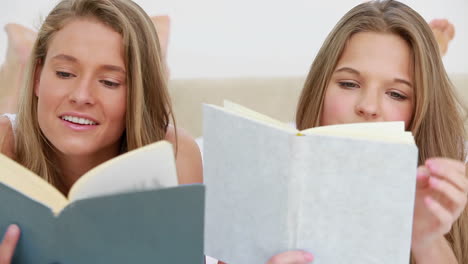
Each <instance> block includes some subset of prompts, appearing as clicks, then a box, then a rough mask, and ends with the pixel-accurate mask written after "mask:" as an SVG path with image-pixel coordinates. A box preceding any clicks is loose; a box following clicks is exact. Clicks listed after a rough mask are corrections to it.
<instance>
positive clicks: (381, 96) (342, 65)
mask: <svg viewBox="0 0 468 264" xmlns="http://www.w3.org/2000/svg"><path fill="white" fill-rule="evenodd" d="M411 58H412V57H411V50H410V47H409V46H408V44H407V43H406V42H405V41H404V40H403V39H402V38H400V37H399V36H397V35H394V34H383V33H373V32H361V33H356V34H354V35H353V36H352V37H351V38H350V39H349V41H348V42H347V45H346V47H345V49H344V52H343V54H342V56H341V58H340V59H339V61H338V64H337V67H336V68H335V70H334V72H333V75H332V77H331V79H330V82H329V83H328V87H327V90H326V93H325V99H324V106H323V109H322V114H321V117H320V125H333V124H342V123H357V122H378V121H404V122H405V126H406V128H407V129H408V127H409V124H410V122H411V119H412V115H413V108H414V88H413V83H412V82H413V81H412V80H413V67H412V64H411V60H412V59H411Z"/></svg>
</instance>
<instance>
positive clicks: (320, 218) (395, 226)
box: [203, 103, 417, 264]
mask: <svg viewBox="0 0 468 264" xmlns="http://www.w3.org/2000/svg"><path fill="white" fill-rule="evenodd" d="M232 106H233V105H232V103H229V104H227V105H226V106H225V108H221V107H217V106H211V105H205V106H204V132H203V135H204V176H205V184H206V187H207V192H206V215H205V223H206V224H205V253H206V254H207V255H209V256H212V257H215V258H217V259H220V260H222V261H224V262H227V263H229V264H241V263H265V262H266V261H267V260H268V258H270V257H271V256H273V255H275V254H278V253H281V252H283V251H287V250H294V249H303V250H307V251H309V252H311V253H312V254H314V256H315V260H314V263H315V264H329V263H350V264H352V263H355V264H371V263H388V261H389V260H391V263H397V264H398V263H401V264H407V263H408V262H409V256H410V244H411V230H412V217H413V206H414V195H415V188H416V169H417V148H416V146H415V144H414V140H413V139H412V137H411V136H410V133H408V132H404V125H403V124H402V123H394V122H392V123H366V124H354V125H350V124H347V125H338V126H333V127H329V128H327V127H320V128H315V129H311V130H310V131H301V132H299V131H297V130H294V129H290V128H286V127H287V125H285V126H281V125H280V124H278V122H277V121H273V120H271V119H268V118H264V117H263V116H262V115H260V114H256V113H254V112H252V111H251V110H248V109H245V108H242V107H240V106H235V105H234V106H235V107H232ZM239 109H240V110H239Z"/></svg>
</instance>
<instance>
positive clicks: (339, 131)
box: [300, 121, 414, 144]
mask: <svg viewBox="0 0 468 264" xmlns="http://www.w3.org/2000/svg"><path fill="white" fill-rule="evenodd" d="M300 133H301V134H303V135H325V136H326V135H328V136H338V137H346V138H359V139H369V140H376V141H384V142H389V143H406V144H414V138H413V135H412V134H411V132H406V131H405V126H404V122H402V121H400V122H368V123H351V124H339V125H330V126H321V127H313V128H309V129H305V130H302V131H300Z"/></svg>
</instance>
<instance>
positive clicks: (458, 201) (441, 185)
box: [429, 177, 467, 218]
mask: <svg viewBox="0 0 468 264" xmlns="http://www.w3.org/2000/svg"><path fill="white" fill-rule="evenodd" d="M429 184H430V186H431V188H432V189H434V190H436V191H437V192H439V193H441V194H443V195H444V197H445V199H444V200H446V201H448V204H446V205H445V206H446V207H449V208H446V209H448V210H450V211H451V212H452V213H453V214H454V217H455V218H458V216H460V214H461V212H462V211H463V208H464V207H465V205H466V202H467V195H466V193H464V192H462V191H460V190H459V189H458V188H456V187H455V186H454V185H453V184H452V183H450V182H448V181H445V180H441V179H439V178H436V177H430V178H429Z"/></svg>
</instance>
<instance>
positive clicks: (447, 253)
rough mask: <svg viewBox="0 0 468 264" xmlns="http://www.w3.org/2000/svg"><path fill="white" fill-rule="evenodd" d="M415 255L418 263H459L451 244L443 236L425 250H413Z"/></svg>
mask: <svg viewBox="0 0 468 264" xmlns="http://www.w3.org/2000/svg"><path fill="white" fill-rule="evenodd" d="M413 257H414V260H415V261H416V263H417V264H426V263H428V264H429V263H430V264H436V263H441V264H442V263H443V264H458V261H457V259H456V258H455V255H454V254H453V251H452V249H451V248H450V245H449V244H448V242H447V240H446V239H445V238H443V237H441V238H440V239H438V240H436V241H434V242H433V244H432V245H431V246H428V247H427V248H425V249H424V250H421V251H417V250H413Z"/></svg>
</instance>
